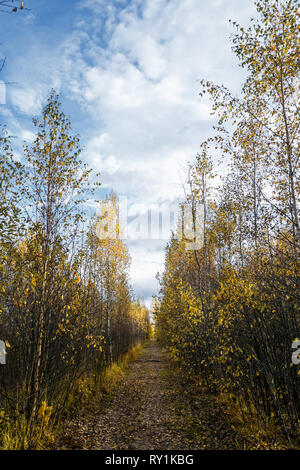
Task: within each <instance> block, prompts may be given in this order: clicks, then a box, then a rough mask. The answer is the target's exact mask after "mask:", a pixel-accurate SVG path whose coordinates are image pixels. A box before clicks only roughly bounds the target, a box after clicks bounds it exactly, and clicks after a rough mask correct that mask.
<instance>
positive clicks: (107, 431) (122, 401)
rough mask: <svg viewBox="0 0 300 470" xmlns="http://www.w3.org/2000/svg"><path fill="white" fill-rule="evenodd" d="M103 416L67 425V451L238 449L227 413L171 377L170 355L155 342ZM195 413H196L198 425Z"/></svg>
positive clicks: (78, 419) (91, 417)
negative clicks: (193, 396)
mask: <svg viewBox="0 0 300 470" xmlns="http://www.w3.org/2000/svg"><path fill="white" fill-rule="evenodd" d="M129 367H130V371H129V373H128V374H127V375H126V376H125V377H124V378H123V380H122V383H121V384H120V386H119V387H118V389H117V391H116V393H115V396H114V398H113V401H112V403H111V404H110V406H109V407H107V408H106V409H105V411H104V412H103V413H98V414H92V413H88V414H85V415H84V416H83V417H80V418H77V419H76V420H75V421H72V422H69V423H66V425H65V429H64V439H63V442H64V444H63V445H62V448H73V449H74V448H75V449H76V448H77V449H91V450H95V449H105V450H112V449H115V450H117V449H133V450H142V449H147V450H184V449H187V450H196V449H205V448H206V449H224V448H234V447H235V444H234V442H233V435H232V434H233V431H232V428H231V426H230V425H229V424H228V423H227V422H226V419H225V416H224V414H223V410H220V409H218V408H217V407H216V406H215V404H214V403H212V402H211V400H210V399H207V398H205V397H203V398H202V402H201V403H194V402H193V403H191V399H190V396H189V392H188V391H187V390H184V389H183V388H182V386H181V385H180V384H179V383H178V382H177V381H176V378H174V377H173V378H172V374H171V378H170V371H169V366H168V360H167V357H166V354H165V353H164V352H163V351H162V350H161V349H160V348H159V347H158V345H157V344H156V342H155V341H152V342H151V343H150V344H149V345H148V346H147V347H146V348H145V349H144V350H143V351H142V353H141V355H140V356H139V357H138V359H137V360H135V361H134V362H132V363H131V364H130V366H129ZM195 413H196V414H197V417H196V421H195Z"/></svg>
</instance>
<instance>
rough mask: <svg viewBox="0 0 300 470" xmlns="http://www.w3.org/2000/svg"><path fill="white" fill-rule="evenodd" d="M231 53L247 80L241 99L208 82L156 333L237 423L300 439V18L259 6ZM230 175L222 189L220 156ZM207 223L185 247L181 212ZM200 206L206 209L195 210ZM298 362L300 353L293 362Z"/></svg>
mask: <svg viewBox="0 0 300 470" xmlns="http://www.w3.org/2000/svg"><path fill="white" fill-rule="evenodd" d="M257 10H258V13H259V15H260V18H259V19H258V20H257V21H253V22H252V24H251V26H250V27H249V28H248V29H244V28H243V27H242V26H240V25H238V24H236V23H235V22H233V27H234V30H235V33H234V35H233V38H232V49H233V52H234V53H235V54H236V56H237V58H238V60H239V63H240V64H241V66H242V67H244V68H246V70H247V78H246V80H245V82H244V84H243V87H242V90H241V97H240V98H237V97H235V96H234V95H233V94H232V93H231V92H230V90H228V89H227V88H225V87H223V86H218V85H215V84H214V83H212V82H209V81H201V91H200V93H201V95H202V96H203V95H204V94H208V95H209V98H210V100H211V103H212V110H213V112H214V113H215V114H216V115H217V117H218V123H217V125H216V126H215V128H214V132H215V136H213V137H210V138H208V139H207V140H206V141H204V142H203V143H202V144H201V147H200V148H201V150H200V152H199V154H198V155H197V157H196V159H195V162H192V163H191V164H190V165H189V170H188V177H187V183H186V200H185V201H184V202H183V211H182V214H183V215H182V217H181V219H182V220H181V221H179V223H178V229H177V232H175V233H174V234H173V235H172V237H171V239H170V242H169V243H168V246H167V248H166V261H165V270H164V273H163V274H162V276H161V277H160V286H161V290H160V295H159V296H158V298H157V299H156V303H155V318H156V327H157V334H158V335H159V338H160V340H161V341H162V343H163V344H164V345H165V346H166V347H167V349H168V351H169V353H170V355H171V357H172V358H173V359H174V360H175V361H176V362H178V363H179V364H180V366H181V367H182V368H184V370H185V371H186V373H188V374H191V375H196V376H198V377H200V378H201V380H202V381H204V382H205V383H206V385H207V386H208V387H209V388H210V389H211V390H214V391H215V392H216V393H225V394H226V395H227V396H229V397H231V399H232V400H233V401H235V402H238V404H239V407H240V409H241V413H243V412H244V413H247V412H249V413H253V414H255V415H257V416H258V418H259V420H260V421H261V422H262V423H268V422H270V420H274V419H275V421H276V423H277V424H278V425H279V426H281V427H282V429H283V432H284V433H285V435H286V437H287V438H288V439H290V436H294V437H295V435H297V433H298V432H299V418H300V408H299V404H300V396H299V392H300V389H299V375H300V369H299V366H297V365H298V364H299V360H298V359H297V360H295V361H292V354H293V349H292V347H293V346H294V348H295V349H296V348H298V349H299V344H300V343H299V339H298V337H299V320H300V317H299V292H300V291H299V287H300V285H299V274H300V272H299V267H300V266H299V248H300V245H299V243H300V226H299V190H300V184H299V183H300V179H299V176H300V175H299V21H298V20H299V9H298V5H297V2H292V1H287V2H278V1H272V2H266V1H259V2H257ZM216 154H217V155H218V158H219V159H220V161H221V162H223V163H224V162H226V166H227V168H228V171H227V173H226V176H224V175H223V177H222V178H221V182H220V183H218V184H215V180H214V178H216V176H217V168H216V167H215V166H214V164H213V158H212V156H213V155H216ZM185 205H187V206H189V207H190V208H191V210H192V214H193V218H192V219H193V224H194V228H196V224H197V217H201V223H202V224H203V227H204V228H203V244H202V248H201V249H200V250H197V249H196V250H189V249H186V246H187V244H188V243H190V242H191V241H194V240H193V239H190V238H189V237H186V236H185V231H184V229H182V225H184V206H185ZM199 207H203V211H200V210H199ZM294 357H295V358H296V357H298V356H297V354H295V356H294Z"/></svg>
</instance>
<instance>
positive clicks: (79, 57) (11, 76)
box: [0, 0, 255, 304]
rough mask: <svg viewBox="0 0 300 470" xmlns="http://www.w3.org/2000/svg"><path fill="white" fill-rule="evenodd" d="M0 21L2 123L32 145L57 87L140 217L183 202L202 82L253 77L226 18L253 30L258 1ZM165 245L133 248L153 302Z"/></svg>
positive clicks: (183, 0) (39, 14)
mask: <svg viewBox="0 0 300 470" xmlns="http://www.w3.org/2000/svg"><path fill="white" fill-rule="evenodd" d="M25 6H27V7H28V8H30V9H31V10H30V11H29V12H28V11H26V12H25V11H23V12H19V13H18V14H11V15H5V14H3V15H0V23H1V24H0V42H1V45H0V51H1V55H2V56H6V57H7V61H6V66H5V68H4V70H3V72H2V76H1V79H2V80H5V81H13V82H15V84H14V85H10V86H9V87H7V99H6V104H5V105H4V104H2V105H0V122H6V123H7V125H8V128H9V130H10V132H11V133H12V134H13V135H15V136H16V137H17V138H16V140H15V142H16V146H18V145H20V144H21V143H22V142H23V141H27V142H28V141H30V140H31V139H32V138H33V126H32V122H31V119H32V117H33V116H37V115H39V114H40V112H41V108H42V106H43V104H44V102H45V100H46V98H47V95H48V94H49V91H50V89H51V88H53V87H54V88H55V89H56V90H57V91H59V92H61V99H62V103H63V109H64V111H65V112H66V114H67V115H69V116H70V118H71V121H72V125H73V129H74V131H75V132H78V133H80V135H81V141H82V145H83V146H84V148H85V151H84V159H85V160H86V161H87V162H88V163H89V165H90V166H91V167H92V168H94V169H95V170H97V171H100V172H101V181H102V191H101V194H105V193H106V192H110V190H111V189H113V190H114V191H115V192H116V193H117V194H118V195H119V196H121V197H127V198H128V203H129V206H130V208H131V214H132V215H134V213H135V211H139V213H140V214H143V213H147V210H148V209H149V208H151V207H158V205H159V204H160V205H161V207H165V208H166V207H168V206H169V205H171V204H172V203H173V202H174V201H175V200H177V199H178V198H182V197H183V190H182V185H181V179H184V168H185V167H186V162H187V161H188V160H191V159H193V157H194V155H195V154H196V153H197V151H198V149H199V145H200V142H201V141H202V140H203V139H205V138H206V137H207V136H208V135H209V134H210V133H211V126H212V124H213V118H212V116H211V114H210V108H209V103H207V102H206V101H205V100H201V99H200V98H199V96H198V92H199V83H198V80H199V79H200V78H207V79H210V80H213V81H215V82H217V83H224V84H225V85H226V86H228V87H229V88H231V89H232V90H234V91H236V92H238V90H239V86H240V83H241V81H242V79H243V77H244V71H243V70H242V69H241V68H239V67H238V65H237V61H236V59H235V57H234V56H233V54H232V52H231V44H230V40H229V36H230V34H231V32H232V29H231V26H230V25H229V23H228V20H229V18H231V19H233V20H237V21H238V22H240V23H241V24H243V25H245V24H247V23H248V22H249V19H250V17H251V16H253V15H254V14H255V9H254V3H253V2H252V0H244V1H243V2H241V1H240V0H210V1H207V0H112V1H106V0H48V1H46V0H26V1H25ZM165 244H166V240H165V239H164V240H152V241H150V240H148V241H145V240H128V245H129V248H130V253H131V257H132V267H131V278H132V282H133V286H134V288H135V292H136V294H137V295H141V296H143V297H144V299H145V301H146V302H147V304H149V303H150V302H151V297H152V295H153V294H156V292H157V282H156V280H155V274H156V273H157V271H161V270H162V269H163V260H164V246H165Z"/></svg>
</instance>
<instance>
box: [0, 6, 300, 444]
mask: <svg viewBox="0 0 300 470" xmlns="http://www.w3.org/2000/svg"><path fill="white" fill-rule="evenodd" d="M24 3H26V2H14V1H5V2H3V1H2V2H1V1H0V7H1V9H2V10H3V11H2V10H1V12H0V15H2V14H3V15H5V14H6V13H7V12H11V11H12V12H13V13H14V14H16V15H20V14H23V13H26V8H25V7H26V6H27V3H26V5H24ZM255 5H256V10H257V16H256V17H255V19H252V21H251V22H250V26H247V27H243V26H241V25H239V24H238V23H237V22H235V21H232V28H233V35H232V38H231V42H232V53H233V54H234V55H235V56H236V59H237V61H238V63H239V65H240V66H241V67H242V68H243V70H244V71H245V79H244V82H243V84H242V87H241V89H240V93H239V96H236V94H235V93H233V92H231V90H230V89H228V88H227V87H225V86H224V85H219V84H215V83H214V82H213V81H209V80H206V79H205V80H204V79H203V80H200V82H199V83H198V87H199V95H200V97H201V99H207V98H208V99H209V102H210V107H211V113H212V114H213V116H214V117H215V118H216V119H215V125H212V128H211V129H210V130H211V133H209V135H208V137H207V139H206V140H204V141H203V142H202V143H201V144H200V150H199V153H198V154H197V155H196V156H195V158H194V159H193V160H191V161H190V162H189V163H187V171H186V178H185V181H184V187H183V191H184V198H183V199H182V202H181V204H180V207H179V217H178V220H177V223H176V227H177V228H176V229H175V230H174V231H173V232H172V233H171V234H170V240H169V241H168V243H167V246H166V248H165V261H164V270H163V272H162V273H160V274H158V275H157V279H158V284H159V292H158V294H157V295H154V296H153V306H152V309H151V311H149V309H148V308H147V307H146V306H145V304H144V303H143V300H141V299H140V298H139V297H138V296H137V295H136V294H135V293H134V292H133V288H132V286H131V280H130V275H129V272H130V271H129V270H130V262H131V257H130V250H129V248H128V246H127V244H126V240H124V239H123V237H122V234H121V232H122V227H121V223H120V217H119V202H118V195H117V194H116V193H115V192H114V191H111V192H109V193H108V194H107V195H106V196H105V198H103V199H101V200H99V199H98V191H99V188H100V187H101V185H102V184H105V181H103V179H102V175H101V174H99V173H98V172H97V171H95V170H94V169H93V168H90V167H89V166H88V164H87V163H86V162H85V161H84V159H81V154H82V146H81V141H80V137H79V136H78V135H77V134H76V133H74V131H73V129H72V125H71V121H70V119H69V118H68V117H67V115H66V114H65V112H64V109H63V105H62V104H61V97H60V94H59V93H58V92H56V91H55V90H54V89H52V90H51V91H50V92H49V95H48V99H47V102H46V103H44V107H43V110H42V114H41V115H40V117H38V118H37V117H34V119H33V124H34V127H35V139H34V140H33V141H32V142H31V143H26V144H25V145H24V147H23V154H22V155H21V157H20V156H19V154H18V152H16V150H15V148H14V139H13V136H11V135H10V132H9V129H8V127H7V126H6V125H5V122H1V123H0V126H1V133H0V247H1V249H0V339H1V340H3V342H4V345H5V349H6V353H5V363H4V362H3V363H2V365H0V449H4V450H12V449H22V450H24V449H25V450H26V449H56V448H61V449H67V448H68V449H69V448H75V449H77V448H81V449H91V448H93V449H111V448H116V449H144V450H145V449H193V448H194V449H195V448H197V449H198V448H200V449H206V448H208V449H220V448H222V449H223V448H225V449H228V448H230V449H232V448H242V447H244V448H245V447H246V448H248V449H249V448H253V449H254V448H264V449H265V448H276V449H278V448H284V449H286V448H300V447H299V446H300V435H299V423H300V388H299V380H300V339H299V338H300V298H299V296H300V289H299V287H300V264H299V251H300V221H299V218H300V212H299V195H300V178H299V176H300V174H299V173H300V167H299V123H300V121H299V57H300V55H299V32H300V25H299V5H298V2H297V1H295V0H271V1H270V0H269V1H267V0H257V1H256V3H255ZM21 10H25V11H21ZM3 66H5V64H4V63H3ZM2 68H3V67H2ZM1 73H3V70H1ZM1 120H3V116H1ZM91 207H92V208H94V207H97V208H98V210H97V211H96V212H94V213H91ZM187 211H188V213H189V214H191V218H190V219H189V220H187V217H186V213H187ZM107 217H109V218H110V220H109V221H108V225H113V226H114V227H115V234H116V236H114V237H112V236H111V234H110V232H109V230H108V229H107V227H106V226H105V225H103V224H102V221H103V220H106V222H107ZM99 224H100V225H99ZM99 226H101V227H102V229H103V230H102V229H101V230H100V232H101V233H100V232H99ZM199 227H200V232H201V233H200V234H199ZM99 233H100V234H99ZM130 364H131V365H130ZM119 376H120V377H119ZM122 381H123V382H122ZM114 383H115V384H114ZM122 383H123V385H122ZM113 384H114V385H113ZM122 387H123V388H122ZM160 390H165V392H161V391H160ZM191 390H192V391H191ZM183 391H184V392H183ZM161 393H162V395H161ZM178 394H179V396H178ZM195 394H196V395H197V397H196V398H195V396H194V395H195ZM183 396H184V397H185V396H187V397H188V396H189V397H190V398H183ZM151 397H152V398H151ZM166 397H169V401H168V400H167V398H166ZM193 397H194V398H193ZM199 397H200V398H199ZM209 397H211V398H209ZM212 397H213V398H212ZM110 399H111V400H114V402H113V403H114V405H111V404H109V403H110V401H109V400H110ZM97 400H98V402H99V403H104V402H105V403H106V402H107V403H106V404H105V407H106V408H105V410H106V411H104V412H103V411H101V412H100V411H99V410H98V408H97V411H95V410H94V408H92V411H91V410H90V408H91V407H92V406H94V405H93V403H94V402H95V401H97ZM105 400H106V401H105ZM151 400H152V401H151ZM177 400H179V401H180V400H189V401H188V404H187V402H183V401H182V402H180V403H181V405H178V407H177V408H176V407H175V405H174V403H177ZM193 400H194V401H195V400H198V401H199V400H200V402H201V403H202V406H200V411H195V412H194V411H193V410H194V408H193V406H194V404H193V403H194V402H193ZM201 400H202V401H201ZM213 400H216V402H215V401H213ZM225 402H226V407H227V408H226V409H227V410H228V409H229V410H231V412H232V414H233V413H235V417H234V418H235V420H236V419H238V422H239V429H242V430H244V429H246V432H247V430H248V431H249V429H250V424H249V423H251V426H252V431H251V432H252V433H253V434H254V435H256V438H253V436H252V438H251V439H252V441H251V442H250V441H249V438H248V436H247V437H245V438H244V437H243V438H241V437H236V438H235V441H234V439H233V437H232V435H233V434H232V433H238V431H237V430H236V429H234V430H233V428H234V426H233V424H232V423H233V421H232V423H231V421H230V419H231V418H230V416H229V418H228V419H229V422H230V423H231V424H230V425H228V426H227V424H226V425H225V424H224V422H222V423H221V422H220V429H221V428H222V429H225V431H224V432H223V431H222V432H223V434H222V436H223V437H222V436H221V431H220V432H219V436H217V437H215V436H214V435H213V431H212V428H213V427H214V425H215V424H216V423H219V420H220V419H221V417H220V416H221V415H223V411H224V410H223V408H222V407H223V406H224V407H225V405H224V403H225ZM172 403H173V405H172ZM197 403H198V402H197ZM213 403H218V405H213ZM220 403H222V404H221V405H220ZM101 406H102V405H101ZM172 406H173V408H172ZM195 406H196V405H195ZM197 406H198V405H197ZM216 406H221V408H220V409H222V410H223V411H222V412H221V413H220V416H216V414H214V413H216V412H215V411H213V408H215V407H216ZM175 408H176V409H175ZM166 409H168V410H169V411H167V412H166ZM182 409H186V410H188V409H192V414H193V417H192V418H189V419H190V421H188V419H187V418H186V417H185V415H184V412H183V411H178V410H182ZM82 410H87V411H86V413H87V414H86V415H85V416H84V417H83V418H78V416H79V414H80V413H81V412H82ZM137 410H139V411H137ZM195 410H198V408H197V407H196V408H195ZM203 410H206V411H203ZM233 410H234V411H233ZM186 412H188V411H186ZM204 412H205V413H206V414H205V415H203V414H201V413H204ZM101 413H102V414H101ZM103 413H104V418H103V417H102V415H103ZM105 413H106V414H105ZM138 413H139V414H138ZM164 413H166V416H165V415H164ZM172 413H175V415H176V416H175V415H174V416H175V417H174V416H173V414H172ZM176 413H177V414H176ZM178 413H179V414H178ZM197 413H199V416H198V415H197ZM226 413H227V412H226ZM226 413H225V412H224V416H225V414H226ZM229 415H230V411H229ZM91 416H92V417H91ZM95 416H97V417H98V418H97V423H96V425H95V422H94V421H92V420H95V419H96V418H95ZM137 416H139V418H138V419H137ZM197 416H198V418H197ZM203 416H204V418H205V419H204V420H203ZM162 417H163V418H162ZM200 418H201V419H200ZM197 419H198V421H197ZM206 419H207V422H209V423H210V422H211V424H209V425H207V426H208V427H207V429H202V428H201V433H202V434H203V436H202V434H201V436H202V437H201V438H200V437H199V436H200V431H199V434H195V432H196V431H195V429H196V430H197V429H198V428H199V426H201V423H200V421H201V422H202V426H203V422H206V421H205V420H206ZM222 419H223V418H222ZM224 419H225V418H224ZM226 419H227V418H226ZM78 420H79V421H78ZM131 420H132V421H131ZM162 420H164V421H163V423H164V424H161V422H162ZM191 420H196V421H191ZM92 422H93V423H94V424H91V423H92ZM120 423H123V424H122V425H121V424H120ZM178 423H180V425H178ZM189 423H190V424H189ZM195 423H197V424H196V425H195ZM189 426H190V427H189ZM226 426H227V427H226ZM114 427H117V429H118V433H117V434H118V438H116V436H115V435H114V434H113V429H114ZM192 428H194V429H192ZM62 429H63V433H64V434H65V437H64V438H61V437H59V436H60V434H61V430H62ZM84 429H88V431H87V435H88V438H86V432H85V431H84ZM95 429H96V430H97V432H96V431H95ZM199 429H200V428H199ZM253 429H254V431H253ZM93 430H94V431H93ZM197 432H198V431H197ZM243 432H244V431H243ZM249 432H250V431H249ZM93 433H94V434H93ZM95 433H96V434H95ZM260 433H265V434H262V435H263V436H264V437H262V438H261V442H259V439H260V437H259V436H261V434H260ZM92 434H93V435H92ZM237 435H238V434H235V436H237ZM66 436H67V437H66ZM76 436H77V437H76ZM80 436H81V437H80ZM170 436H171V437H170ZM207 436H208V437H207ZM257 436H258V437H257ZM85 439H87V440H85ZM97 439H99V441H97ZM101 439H102V440H101ZM116 439H117V440H116ZM253 439H254V441H255V442H254V441H253ZM91 442H93V444H91ZM105 446H106V447H105Z"/></svg>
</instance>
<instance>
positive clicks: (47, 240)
mask: <svg viewBox="0 0 300 470" xmlns="http://www.w3.org/2000/svg"><path fill="white" fill-rule="evenodd" d="M34 123H35V126H36V132H37V133H36V140H35V141H34V142H33V144H32V145H31V146H26V147H25V148H24V159H23V160H22V163H20V162H17V160H16V159H15V158H14V155H13V151H12V149H11V146H10V142H9V138H8V136H7V135H6V133H5V130H3V134H2V137H1V138H0V146H1V155H0V193H1V199H0V245H1V252H0V338H1V339H3V340H5V342H6V349H7V357H6V365H5V366H2V367H1V369H0V383H1V387H0V410H1V413H2V418H1V420H0V434H1V432H3V435H4V438H5V435H6V434H5V433H7V429H11V428H13V426H14V425H16V423H20V422H22V423H23V425H22V432H21V431H19V441H18V442H17V443H16V444H12V442H10V445H11V446H12V445H16V446H17V447H18V446H19V447H20V446H21V447H22V446H23V447H24V448H28V447H30V446H35V445H37V440H36V439H35V438H36V429H37V425H41V423H42V425H43V426H44V427H47V426H48V424H49V421H50V417H51V422H52V423H54V422H57V421H58V420H59V419H60V418H61V417H62V416H63V415H64V413H65V412H66V410H67V409H68V402H69V398H70V396H71V395H72V394H73V396H74V395H75V396H76V394H77V393H79V391H78V390H77V387H79V386H80V380H81V379H84V378H88V379H89V380H90V379H91V378H93V380H94V384H96V385H97V383H98V381H99V378H100V377H101V374H102V373H103V372H104V371H105V369H106V368H107V367H110V366H111V365H112V364H113V362H116V361H118V360H119V359H121V358H122V357H123V356H124V355H125V353H127V352H128V351H129V349H130V348H131V347H133V346H134V345H135V344H136V343H137V342H138V341H143V340H145V339H146V338H147V337H148V334H149V315H148V311H147V309H146V308H145V307H144V306H143V305H141V304H140V303H139V302H137V301H135V300H134V299H133V295H132V292H131V287H130V285H129V277H128V268H129V265H130V257H129V254H128V251H127V248H126V246H125V245H124V243H123V241H122V240H121V239H120V237H119V236H118V235H119V234H118V232H117V236H116V238H115V239H105V238H104V239H100V237H99V236H98V235H97V231H96V229H95V227H96V226H97V223H98V222H99V220H98V219H99V218H100V215H95V216H94V217H93V218H92V219H91V220H88V217H87V216H86V214H87V213H89V212H88V207H89V204H92V205H94V206H95V204H96V207H98V209H99V210H98V212H99V214H101V207H102V205H104V204H108V203H109V204H111V205H112V206H113V207H114V208H115V211H114V212H112V214H113V216H114V217H115V218H116V220H115V225H117V224H118V213H117V204H118V203H117V200H116V197H115V196H114V195H111V196H109V197H107V200H106V201H102V202H101V201H100V202H99V201H98V202H97V201H96V202H95V199H92V197H93V194H94V193H95V191H96V190H97V188H98V186H99V182H98V181H99V175H94V176H93V182H91V176H92V175H91V171H90V170H89V169H88V168H87V166H86V165H85V164H83V162H82V161H81V160H80V157H79V156H80V152H81V149H80V144H79V138H78V137H77V136H75V135H73V133H72V129H71V124H70V122H69V120H68V119H67V118H66V117H65V115H64V113H63V112H62V111H61V105H60V103H59V98H58V96H57V94H56V93H55V92H52V93H51V95H50V97H49V100H48V103H47V104H46V106H45V108H44V110H43V115H42V118H41V119H40V120H35V121H34ZM94 197H95V196H94ZM104 222H105V221H104ZM39 429H40V428H39Z"/></svg>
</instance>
